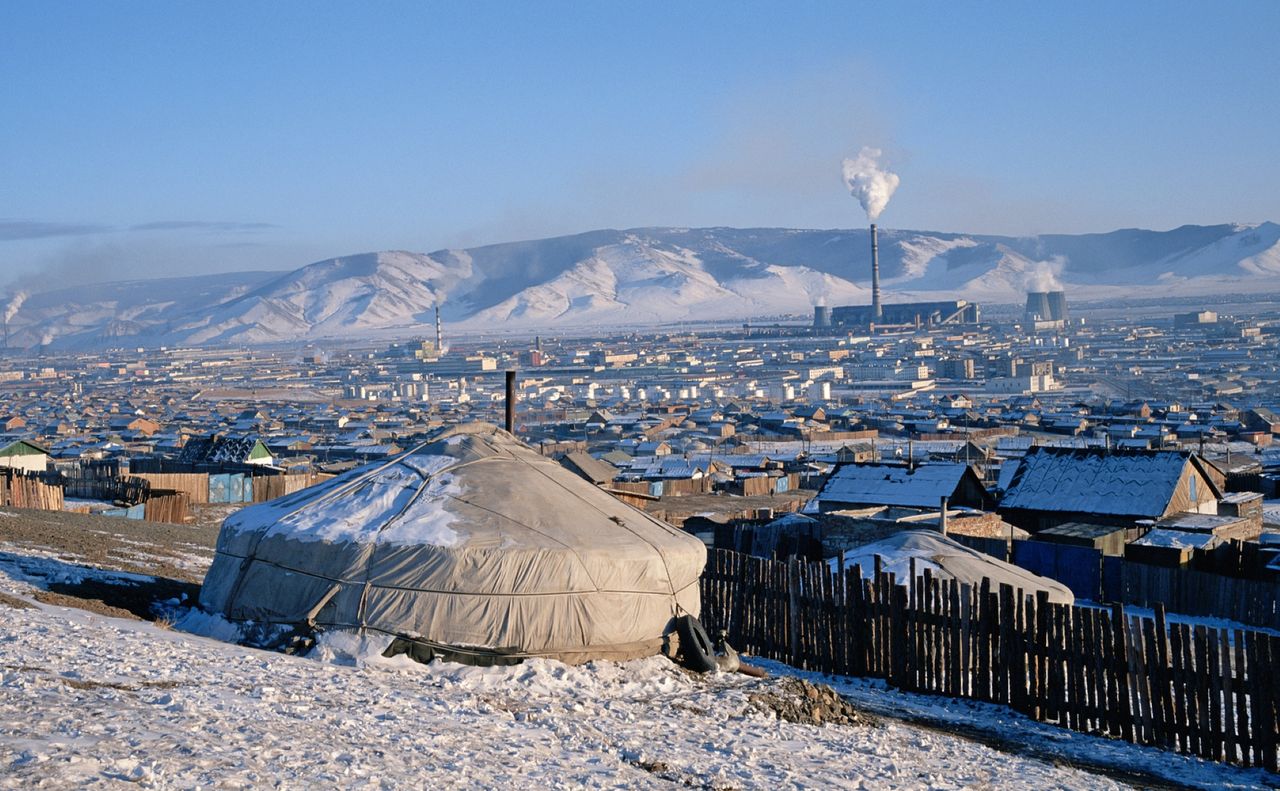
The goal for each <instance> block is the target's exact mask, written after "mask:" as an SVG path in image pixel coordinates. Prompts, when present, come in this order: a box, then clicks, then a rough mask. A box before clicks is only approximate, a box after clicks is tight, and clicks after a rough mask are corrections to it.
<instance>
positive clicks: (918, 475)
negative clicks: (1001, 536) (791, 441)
mask: <svg viewBox="0 0 1280 791" xmlns="http://www.w3.org/2000/svg"><path fill="white" fill-rule="evenodd" d="M943 497H946V498H947V502H948V504H949V505H953V506H967V507H970V508H978V509H982V508H985V507H986V506H988V505H989V504H990V502H989V500H990V498H989V497H988V495H987V491H986V488H985V487H984V486H983V485H982V480H981V479H980V478H979V477H978V474H977V473H976V472H974V470H973V468H972V467H970V466H969V465H968V464H947V463H939V464H918V465H908V464H841V465H839V466H838V467H836V469H835V471H834V472H832V473H831V476H830V477H829V478H827V482H826V483H825V484H823V486H822V489H821V490H820V491H819V492H818V496H817V497H815V498H814V500H815V502H816V503H817V508H818V510H819V511H823V512H826V511H840V510H845V509H850V508H867V507H873V506H898V507H904V508H937V507H938V505H939V503H940V502H941V500H942V498H943Z"/></svg>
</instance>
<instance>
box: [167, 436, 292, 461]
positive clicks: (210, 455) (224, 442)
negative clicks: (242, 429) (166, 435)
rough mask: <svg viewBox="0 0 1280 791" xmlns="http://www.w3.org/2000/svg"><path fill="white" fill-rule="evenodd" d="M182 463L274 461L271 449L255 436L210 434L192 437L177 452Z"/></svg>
mask: <svg viewBox="0 0 1280 791" xmlns="http://www.w3.org/2000/svg"><path fill="white" fill-rule="evenodd" d="M178 461H179V462H180V463H182V464H258V465H264V466H270V465H272V464H274V463H275V458H274V457H272V455H271V451H270V450H268V449H267V446H266V445H264V444H263V442H262V440H260V439H258V438H257V437H233V436H227V435H223V434H212V435H210V436H208V437H198V438H196V437H193V438H192V439H190V440H188V441H187V444H186V445H184V446H183V447H182V451H181V452H180V453H179V454H178Z"/></svg>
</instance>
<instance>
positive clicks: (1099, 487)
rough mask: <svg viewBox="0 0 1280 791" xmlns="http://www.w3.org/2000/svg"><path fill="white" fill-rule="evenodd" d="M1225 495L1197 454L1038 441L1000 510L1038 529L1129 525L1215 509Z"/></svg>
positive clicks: (1030, 528)
mask: <svg viewBox="0 0 1280 791" xmlns="http://www.w3.org/2000/svg"><path fill="white" fill-rule="evenodd" d="M1221 497H1222V491H1221V489H1220V488H1219V487H1218V485H1217V484H1215V483H1214V481H1213V478H1212V476H1211V474H1210V472H1209V470H1208V469H1207V465H1206V464H1205V463H1204V462H1203V461H1202V460H1201V459H1200V457H1198V456H1196V455H1195V454H1192V453H1186V452H1181V451H1138V450H1134V451H1107V450H1104V449H1101V448H1053V447H1034V448H1031V450H1030V451H1029V452H1028V453H1027V455H1026V456H1024V457H1023V459H1022V461H1021V463H1020V464H1019V465H1018V467H1017V469H1016V471H1015V472H1014V474H1013V478H1012V480H1011V481H1010V482H1009V484H1008V488H1007V489H1006V491H1005V493H1004V496H1003V497H1002V498H1001V500H1000V505H999V508H998V510H999V512H1000V515H1001V516H1003V517H1004V518H1005V520H1006V521H1008V522H1010V523H1012V524H1014V525H1017V526H1018V527H1021V528H1023V529H1024V530H1027V531H1029V532H1031V533H1037V532H1039V531H1041V530H1044V529H1046V528H1050V527H1055V526H1057V525H1062V524H1066V523H1069V522H1080V523H1085V524H1101V525H1117V526H1121V527H1128V526H1132V525H1135V524H1136V523H1137V522H1139V521H1141V520H1148V519H1163V518H1165V517H1169V516H1172V515H1174V514H1178V513H1185V512H1192V513H1209V514H1214V513H1217V508H1218V500H1219V499H1220V498H1221Z"/></svg>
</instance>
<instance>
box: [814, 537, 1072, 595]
mask: <svg viewBox="0 0 1280 791" xmlns="http://www.w3.org/2000/svg"><path fill="white" fill-rule="evenodd" d="M877 555H879V556H880V562H881V569H882V570H884V571H887V572H890V573H892V574H894V575H895V576H896V577H897V579H898V581H899V583H900V584H903V585H906V584H907V583H908V582H909V581H910V579H911V561H912V560H913V559H914V560H915V561H916V564H915V566H916V574H917V575H920V574H924V570H925V569H929V570H930V573H931V574H932V575H933V576H934V577H935V578H937V579H956V580H959V581H960V582H962V583H969V584H970V585H980V584H981V583H982V580H983V578H984V577H987V578H990V580H991V585H992V587H999V586H1000V585H1003V584H1007V585H1011V586H1013V588H1014V589H1015V590H1017V589H1021V590H1022V592H1023V593H1025V594H1035V593H1038V592H1040V591H1044V592H1045V593H1047V594H1048V596H1049V601H1051V602H1053V603H1054V604H1072V603H1073V602H1074V601H1075V596H1074V595H1073V594H1072V593H1071V589H1070V588H1068V587H1067V586H1066V585H1063V584H1062V583H1060V582H1058V581H1056V580H1052V579H1049V578H1048V577H1041V576H1040V575H1038V574H1033V573H1031V572H1030V571H1027V570H1026V569H1024V568H1020V567H1018V566H1015V565H1013V564H1012V563H1005V562H1004V561H1001V560H997V559H996V558H993V557H991V556H990V555H984V554H983V553H981V552H978V551H977V550H974V549H970V548H969V547H966V546H965V545H964V544H961V543H959V542H958V541H952V540H951V539H949V538H947V537H945V536H943V535H941V534H939V533H935V532H933V531H932V530H903V531H901V532H899V533H894V534H893V535H891V536H888V537H886V538H882V539H880V540H879V541H875V542H873V543H870V544H863V545H862V546H859V547H854V548H853V549H850V550H847V551H846V552H845V553H844V565H845V568H853V567H854V566H855V565H856V566H860V567H861V568H862V576H864V577H868V578H870V577H873V576H874V575H875V564H876V556H877ZM827 562H828V563H829V564H830V565H831V568H832V569H836V568H838V565H839V562H840V560H839V558H834V559H832V560H829V561H827Z"/></svg>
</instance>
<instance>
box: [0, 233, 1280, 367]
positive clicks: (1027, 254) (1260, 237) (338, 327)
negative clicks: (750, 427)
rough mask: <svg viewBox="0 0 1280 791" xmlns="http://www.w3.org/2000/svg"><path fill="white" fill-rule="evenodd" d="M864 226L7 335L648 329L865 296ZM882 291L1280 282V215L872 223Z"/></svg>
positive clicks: (576, 244)
mask: <svg viewBox="0 0 1280 791" xmlns="http://www.w3.org/2000/svg"><path fill="white" fill-rule="evenodd" d="M868 233H869V232H868V231H867V230H865V229H856V230H792V229H778V228H765V229H735V228H644V229H633V230H626V231H616V230H602V231H592V232H589V233H584V234H578V235H574V236H564V237H557V238H553V239H541V240H536V241H526V242H512V243H507V244H498V245H490V246H486V247H478V248H472V249H468V250H439V251H436V252H434V253H430V254H422V253H411V252H404V251H391V252H379V253H364V254H360V255H352V256H344V257H341V258H333V259H329V260H325V261H320V262H317V263H314V264H310V265H308V266H304V267H302V268H300V269H297V270H294V271H291V272H286V273H272V272H249V273H239V274H229V275H211V276H206V277H188V278H181V279H169V280H154V281H144V282H138V281H135V282H130V283H117V284H107V285H105V286H104V285H93V286H83V287H82V286H72V287H67V288H63V289H59V290H56V291H49V292H44V293H40V294H36V295H34V296H33V297H31V299H29V300H28V301H27V303H26V304H25V305H23V306H22V309H21V311H20V312H19V313H18V315H17V316H16V318H15V319H14V321H13V322H12V325H11V330H12V342H13V343H14V344H15V345H23V346H34V345H38V344H42V343H54V344H56V345H57V346H60V347H91V346H101V345H119V344H122V343H127V344H130V345H158V344H184V345H185V344H209V345H221V344H254V343H270V342H279V341H295V340H316V339H322V338H334V337H343V338H348V337H353V336H355V337H359V336H384V337H390V336H395V335H404V334H417V333H423V332H426V331H428V328H429V326H430V325H431V324H432V322H433V321H434V312H435V308H436V306H437V304H441V305H442V313H443V316H444V319H445V321H446V322H448V323H449V324H450V325H451V326H452V327H455V328H458V329H463V330H466V329H491V328H493V327H494V326H501V327H503V328H507V329H535V328H542V327H571V326H592V325H601V326H617V325H622V324H626V325H643V324H656V323H664V322H676V321H689V320H708V319H724V320H737V319H750V318H757V317H765V316H778V315H784V314H804V313H807V312H808V311H809V310H810V308H811V306H812V305H814V304H818V303H819V302H824V301H825V302H826V303H827V304H832V305H838V304H857V303H865V302H867V301H869V282H868V280H869V276H870V275H869V273H870V241H869V238H868ZM880 251H881V261H880V263H881V272H882V278H883V286H884V291H885V301H886V302H895V301H909V300H914V299H928V298H934V299H940V298H954V297H959V298H965V299H969V300H974V301H981V302H996V303H999V302H1006V303H1007V302H1015V303H1016V302H1020V301H1021V299H1022V295H1023V293H1024V292H1025V291H1026V290H1027V289H1029V288H1045V287H1048V286H1050V285H1052V284H1058V285H1062V286H1063V287H1065V288H1066V289H1067V290H1068V291H1069V292H1070V294H1071V296H1072V298H1076V299H1078V298H1087V297H1115V296H1128V295H1133V294H1134V293H1135V287H1143V288H1145V289H1148V290H1147V291H1146V294H1147V295H1150V296H1173V295H1189V294H1222V293H1238V292H1245V291H1250V292H1258V291H1280V225H1277V224H1275V223H1270V222H1267V223H1262V224H1260V225H1215V226H1183V227H1181V228H1176V229H1174V230H1171V231H1144V230H1136V229H1130V230H1120V231H1113V232H1111V233H1103V234H1084V235H1074V236H1071V235H1044V236H1035V237H1025V238H1016V237H1002V236H982V235H970V234H957V233H937V232H929V231H908V230H885V229H882V230H881V233H880Z"/></svg>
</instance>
